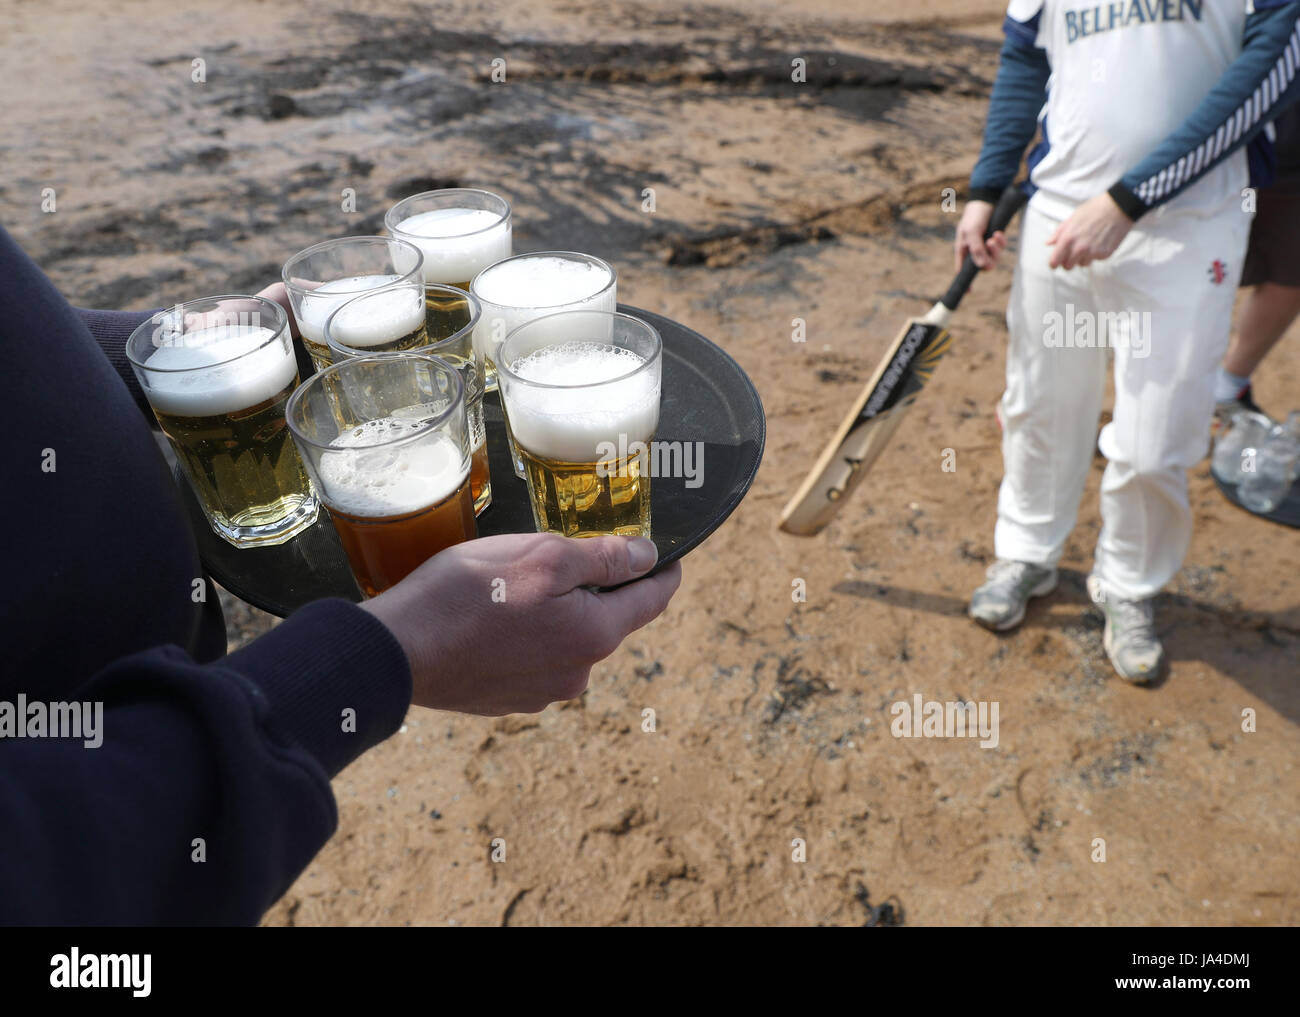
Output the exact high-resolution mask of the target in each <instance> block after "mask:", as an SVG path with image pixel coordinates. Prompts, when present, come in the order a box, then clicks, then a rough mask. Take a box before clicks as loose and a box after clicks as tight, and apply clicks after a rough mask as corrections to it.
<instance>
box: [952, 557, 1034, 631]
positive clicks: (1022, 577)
mask: <svg viewBox="0 0 1300 1017" xmlns="http://www.w3.org/2000/svg"><path fill="white" fill-rule="evenodd" d="M984 575H985V580H984V585H983V586H981V587H980V588H979V589H978V590H976V591H975V593H974V594H973V595H972V596H971V599H970V609H969V610H968V611H967V613H968V614H969V615H970V616H971V617H972V618H974V619H975V620H976V621H977V622H979V623H980V624H981V625H983V626H984V627H985V628H989V629H993V630H994V631H995V632H1006V631H1007V630H1008V629H1013V628H1015V627H1016V626H1017V625H1019V624H1020V622H1021V621H1022V620H1023V619H1024V617H1025V605H1026V604H1028V603H1029V598H1030V597H1041V596H1043V595H1044V594H1046V593H1051V592H1052V591H1053V590H1054V589H1056V569H1053V568H1044V567H1043V566H1042V565H1031V564H1030V563H1029V562H1027V561H1008V560H1007V559H1005V558H999V559H998V560H997V561H995V562H994V563H993V564H992V565H990V566H989V567H988V571H987V572H985V573H984Z"/></svg>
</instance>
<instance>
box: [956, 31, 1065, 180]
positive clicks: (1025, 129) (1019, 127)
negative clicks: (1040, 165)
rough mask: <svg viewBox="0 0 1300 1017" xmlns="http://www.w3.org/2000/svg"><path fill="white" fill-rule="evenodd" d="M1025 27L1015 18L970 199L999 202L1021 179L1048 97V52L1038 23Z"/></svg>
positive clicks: (1005, 44) (1004, 49)
mask: <svg viewBox="0 0 1300 1017" xmlns="http://www.w3.org/2000/svg"><path fill="white" fill-rule="evenodd" d="M1038 17H1039V15H1035V16H1034V19H1033V24H1032V26H1031V25H1028V24H1022V23H1021V22H1018V21H1014V20H1013V19H1011V18H1008V19H1007V24H1006V25H1005V26H1004V28H1005V31H1006V40H1005V41H1004V42H1003V44H1002V53H1001V56H1000V58H999V60H998V73H997V77H996V78H995V79H994V81H993V95H992V97H991V98H990V100H989V115H988V120H987V121H986V122H985V124H984V145H983V148H982V149H981V150H980V157H979V160H978V161H977V162H976V163H975V169H974V170H972V171H971V177H970V197H971V198H972V199H975V200H980V201H992V202H996V201H997V200H998V197H999V196H1000V195H1001V194H1002V192H1003V191H1004V190H1006V188H1007V186H1008V185H1009V184H1010V183H1011V182H1012V181H1013V180H1015V178H1016V173H1017V171H1018V170H1019V169H1020V160H1021V159H1022V158H1023V157H1024V154H1025V149H1026V148H1027V147H1028V145H1029V142H1030V141H1032V140H1033V138H1034V133H1035V131H1036V130H1037V129H1038V114H1039V111H1040V110H1042V108H1043V103H1044V102H1045V101H1046V99H1047V79H1048V78H1049V77H1050V76H1051V73H1052V71H1051V67H1050V66H1049V65H1048V62H1047V54H1046V53H1045V52H1044V51H1043V50H1041V49H1039V48H1038V47H1037V46H1035V45H1034V39H1035V38H1036V36H1037V21H1038Z"/></svg>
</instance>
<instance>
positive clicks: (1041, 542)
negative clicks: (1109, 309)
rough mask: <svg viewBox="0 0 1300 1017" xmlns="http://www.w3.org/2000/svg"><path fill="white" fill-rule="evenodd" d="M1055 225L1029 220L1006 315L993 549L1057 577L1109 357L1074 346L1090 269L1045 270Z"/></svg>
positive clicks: (1089, 302)
mask: <svg viewBox="0 0 1300 1017" xmlns="http://www.w3.org/2000/svg"><path fill="white" fill-rule="evenodd" d="M1054 228H1055V223H1054V222H1053V221H1052V220H1051V219H1048V218H1047V217H1046V216H1043V215H1041V214H1039V213H1037V212H1035V211H1034V210H1033V209H1030V210H1029V211H1028V212H1027V213H1026V215H1025V226H1024V230H1023V233H1022V236H1021V241H1020V261H1019V264H1018V265H1017V267H1016V279H1015V283H1014V285H1013V287H1012V292H1011V302H1010V304H1009V306H1008V308H1007V328H1008V331H1009V337H1008V347H1007V387H1006V391H1005V392H1004V393H1003V395H1002V401H1001V404H1000V408H1001V412H1002V429H1003V431H1002V460H1003V469H1004V475H1003V478H1002V486H1001V488H1000V489H999V491H998V522H997V528H996V529H995V531H994V548H995V551H996V553H997V556H998V557H999V558H1008V559H1012V560H1015V561H1025V562H1032V563H1033V564H1035V565H1041V566H1045V567H1048V568H1054V567H1055V566H1056V563H1057V561H1058V560H1060V557H1061V553H1062V551H1063V550H1064V549H1065V541H1066V538H1067V537H1068V536H1069V535H1070V531H1071V530H1072V529H1074V523H1075V519H1076V517H1077V515H1078V511H1079V499H1080V497H1081V496H1082V494H1083V485H1084V483H1085V482H1086V481H1087V478H1088V467H1089V464H1090V463H1091V461H1092V453H1093V449H1094V448H1095V446H1096V437H1097V418H1098V417H1099V416H1100V414H1101V403H1102V398H1103V396H1104V394H1105V384H1106V375H1105V371H1106V351H1105V350H1104V349H1099V348H1096V347H1080V346H1078V345H1076V341H1077V340H1078V338H1079V337H1078V336H1077V335H1075V334H1074V328H1073V323H1074V320H1075V316H1076V314H1078V313H1079V312H1083V313H1091V312H1092V310H1093V304H1094V302H1095V297H1094V291H1093V287H1092V283H1091V270H1090V269H1071V270H1069V271H1066V270H1061V269H1058V270H1055V271H1053V270H1052V269H1050V268H1048V267H1047V256H1048V248H1047V246H1046V239H1047V237H1048V236H1050V235H1051V231H1052V229H1054Z"/></svg>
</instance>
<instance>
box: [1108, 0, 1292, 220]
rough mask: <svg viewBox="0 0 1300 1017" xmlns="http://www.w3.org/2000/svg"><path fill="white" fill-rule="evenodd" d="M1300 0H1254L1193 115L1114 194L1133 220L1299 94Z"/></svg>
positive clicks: (1187, 182) (1194, 178)
mask: <svg viewBox="0 0 1300 1017" xmlns="http://www.w3.org/2000/svg"><path fill="white" fill-rule="evenodd" d="M1297 19H1300V3H1278V2H1277V0H1256V3H1255V10H1254V12H1253V13H1251V14H1249V15H1248V16H1247V18H1246V32H1245V36H1244V38H1243V44H1242V51H1241V54H1240V55H1239V56H1238V57H1237V59H1236V60H1234V61H1233V62H1232V64H1231V65H1229V67H1228V69H1227V70H1226V71H1225V72H1224V74H1223V76H1222V77H1221V78H1220V79H1219V81H1218V83H1217V84H1216V85H1215V86H1214V88H1213V89H1211V91H1210V94H1209V95H1207V96H1206V97H1205V99H1204V100H1203V101H1202V102H1201V104H1200V105H1199V106H1197V107H1196V109H1195V110H1193V111H1192V115H1191V116H1190V117H1188V118H1187V120H1186V121H1185V122H1184V123H1183V124H1182V125H1181V126H1180V127H1179V128H1178V129H1177V130H1175V131H1174V132H1173V133H1172V134H1170V135H1169V137H1167V138H1166V139H1165V140H1164V141H1162V142H1161V143H1160V145H1158V146H1157V147H1156V149H1155V151H1153V152H1152V153H1151V154H1150V155H1149V156H1147V157H1146V158H1145V159H1143V160H1142V161H1141V162H1140V163H1138V165H1136V166H1135V167H1133V169H1132V170H1130V171H1129V172H1128V173H1126V174H1124V177H1123V178H1122V179H1121V180H1120V181H1119V182H1118V183H1116V184H1115V185H1114V186H1112V187H1111V188H1110V190H1109V192H1108V193H1109V194H1110V196H1111V197H1112V198H1114V199H1115V203H1116V204H1117V205H1119V207H1120V208H1122V209H1123V210H1124V212H1125V213H1126V214H1127V215H1128V216H1129V218H1131V219H1138V218H1140V217H1141V216H1142V215H1143V214H1145V213H1146V212H1148V211H1150V210H1151V209H1153V208H1155V207H1156V206H1157V205H1161V204H1163V203H1164V202H1166V201H1168V200H1169V199H1170V198H1172V197H1174V196H1175V195H1177V194H1180V193H1182V192H1183V191H1185V190H1186V189H1187V188H1188V187H1190V186H1191V185H1192V184H1194V183H1196V181H1197V180H1199V179H1200V178H1201V177H1202V176H1204V175H1205V173H1207V172H1208V171H1209V170H1210V169H1212V168H1213V167H1214V166H1217V165H1218V164H1219V163H1221V162H1222V161H1223V160H1224V159H1226V158H1228V156H1230V155H1232V153H1233V152H1235V151H1237V149H1239V148H1241V146H1242V145H1245V144H1247V143H1248V142H1249V141H1250V140H1251V139H1252V138H1254V137H1255V135H1257V134H1258V133H1259V132H1260V131H1262V130H1263V129H1264V126H1265V124H1267V123H1268V122H1269V121H1270V120H1272V119H1274V118H1275V117H1276V116H1277V115H1278V114H1279V113H1281V112H1282V111H1283V110H1284V109H1286V107H1287V106H1289V105H1290V104H1291V103H1292V102H1294V101H1295V99H1296V98H1297V96H1300V89H1298V87H1297V77H1298V76H1300V21H1298V20H1297Z"/></svg>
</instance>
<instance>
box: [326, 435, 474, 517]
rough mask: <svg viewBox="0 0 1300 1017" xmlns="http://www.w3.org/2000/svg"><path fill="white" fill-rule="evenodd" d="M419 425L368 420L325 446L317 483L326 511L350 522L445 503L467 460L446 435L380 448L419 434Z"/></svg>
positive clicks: (459, 482)
mask: <svg viewBox="0 0 1300 1017" xmlns="http://www.w3.org/2000/svg"><path fill="white" fill-rule="evenodd" d="M424 426H425V425H424V423H422V422H421V421H419V420H413V419H403V418H401V417H397V416H393V417H386V418H384V419H382V420H368V421H366V422H365V423H364V424H361V425H359V426H357V427H353V428H351V429H349V430H348V431H345V432H344V433H343V434H340V435H339V436H338V437H337V438H335V439H334V440H333V441H331V442H330V447H331V449H336V450H337V451H329V452H322V453H321V456H320V459H319V463H318V467H317V469H318V474H319V476H318V477H317V480H318V481H319V483H320V487H321V497H322V498H324V499H325V502H326V504H327V505H329V506H330V507H331V508H334V509H337V510H338V511H340V512H346V513H347V514H348V515H351V516H369V517H384V516H398V515H410V514H411V513H414V512H419V511H421V510H422V509H427V508H430V507H432V506H434V505H436V504H438V503H439V502H442V501H446V500H447V498H449V497H451V495H453V494H454V493H455V492H456V490H457V489H458V488H459V487H460V486H461V485H462V484H463V483H465V479H466V477H468V476H469V460H468V459H467V457H466V456H465V455H464V454H463V453H462V451H461V449H460V446H459V445H458V444H457V443H456V442H455V441H454V440H453V439H452V438H451V437H450V436H448V435H446V434H444V433H442V432H440V431H434V432H431V433H429V434H427V435H425V436H424V437H423V438H420V439H419V440H416V441H410V442H406V443H404V444H399V445H385V444H383V443H385V442H392V441H393V440H394V439H398V438H403V437H407V436H409V435H413V434H418V433H419V432H420V430H421V429H422V428H423V427H424Z"/></svg>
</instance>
